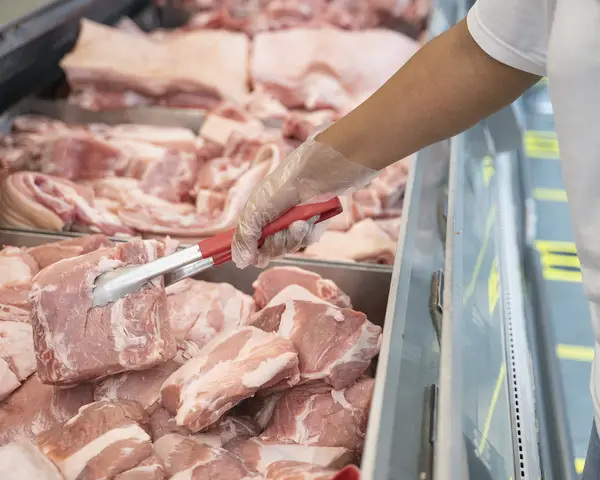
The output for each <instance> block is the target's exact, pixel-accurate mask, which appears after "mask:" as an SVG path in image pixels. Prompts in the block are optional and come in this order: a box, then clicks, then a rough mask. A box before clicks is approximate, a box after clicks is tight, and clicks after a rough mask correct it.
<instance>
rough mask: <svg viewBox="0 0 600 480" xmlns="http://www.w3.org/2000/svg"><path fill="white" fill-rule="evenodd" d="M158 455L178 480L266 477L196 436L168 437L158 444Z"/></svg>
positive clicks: (169, 475)
mask: <svg viewBox="0 0 600 480" xmlns="http://www.w3.org/2000/svg"><path fill="white" fill-rule="evenodd" d="M155 448H156V452H157V453H158V455H159V456H160V458H161V459H162V461H163V462H164V464H165V472H166V474H167V477H170V478H173V479H176V480H183V479H188V480H202V479H207V478H215V479H217V478H218V479H222V480H244V479H247V480H250V479H256V480H258V479H260V478H262V477H260V476H258V475H256V474H255V473H254V472H250V471H248V469H247V468H246V467H245V466H244V463H243V462H242V461H241V460H240V459H239V458H238V457H237V456H235V455H233V454H232V453H230V452H228V451H226V450H223V449H220V448H214V447H211V446H209V445H206V444H204V443H202V442H201V441H198V440H197V439H196V438H194V437H185V436H182V435H177V434H175V433H172V434H168V435H165V436H163V437H161V438H160V439H158V440H157V441H156V443H155Z"/></svg>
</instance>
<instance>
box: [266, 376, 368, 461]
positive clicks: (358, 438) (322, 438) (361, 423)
mask: <svg viewBox="0 0 600 480" xmlns="http://www.w3.org/2000/svg"><path fill="white" fill-rule="evenodd" d="M374 385H375V380H373V379H372V378H362V379H359V380H358V381H357V382H356V383H355V384H353V385H351V386H349V387H347V388H344V389H343V390H334V389H333V388H332V387H331V386H330V385H327V384H326V383H320V382H319V383H313V384H307V385H299V386H296V387H293V388H291V389H290V390H288V391H286V392H283V394H282V395H281V397H280V398H279V400H278V401H277V405H276V406H275V411H274V412H273V416H272V417H271V421H270V422H269V425H268V426H267V428H266V430H265V431H264V432H263V434H262V436H261V437H260V438H261V440H263V441H265V442H280V443H293V444H296V443H297V444H301V445H322V446H326V447H344V448H347V449H348V450H352V451H354V452H357V453H360V452H361V450H362V445H363V441H364V438H365V434H366V430H367V421H368V415H369V408H370V406H371V397H372V395H373V387H374Z"/></svg>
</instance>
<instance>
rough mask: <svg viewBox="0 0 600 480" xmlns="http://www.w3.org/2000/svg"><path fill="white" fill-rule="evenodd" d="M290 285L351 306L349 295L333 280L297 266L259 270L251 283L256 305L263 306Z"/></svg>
mask: <svg viewBox="0 0 600 480" xmlns="http://www.w3.org/2000/svg"><path fill="white" fill-rule="evenodd" d="M290 285H299V286H300V287H303V288H305V289H306V290H308V291H309V292H310V293H312V294H313V295H316V296H317V297H319V298H322V299H323V300H326V301H328V302H329V303H332V304H333V305H337V306H338V307H347V308H352V304H351V301H350V297H348V295H346V294H345V293H344V292H343V291H342V290H341V289H340V287H338V286H337V285H336V284H335V283H334V282H332V281H331V280H327V279H325V278H323V277H321V275H319V274H318V273H314V272H310V271H308V270H303V269H301V268H298V267H273V268H269V269H268V270H264V271H263V272H261V273H260V275H259V276H258V278H257V279H256V280H255V281H254V283H253V284H252V287H253V288H254V300H255V301H256V305H257V306H258V308H263V307H265V305H267V304H268V303H269V302H270V301H271V300H272V299H273V297H275V295H277V294H278V293H279V292H281V291H282V290H283V289H284V288H286V287H288V286H290Z"/></svg>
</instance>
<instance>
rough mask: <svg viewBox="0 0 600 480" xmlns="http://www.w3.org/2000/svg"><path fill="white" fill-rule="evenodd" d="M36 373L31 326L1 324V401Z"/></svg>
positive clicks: (13, 323) (14, 323) (15, 323)
mask: <svg viewBox="0 0 600 480" xmlns="http://www.w3.org/2000/svg"><path fill="white" fill-rule="evenodd" d="M33 372H35V353H34V352H33V338H32V329H31V325H29V324H28V323H23V322H0V400H4V399H5V398H6V397H7V396H8V395H10V394H11V393H12V392H13V391H14V390H16V389H17V388H18V387H19V386H20V385H21V382H22V381H23V380H25V379H26V378H27V377H29V375H31V374H32V373H33Z"/></svg>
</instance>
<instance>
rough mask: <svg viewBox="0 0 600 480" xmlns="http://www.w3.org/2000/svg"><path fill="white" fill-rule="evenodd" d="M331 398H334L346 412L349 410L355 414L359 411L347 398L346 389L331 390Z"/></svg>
mask: <svg viewBox="0 0 600 480" xmlns="http://www.w3.org/2000/svg"><path fill="white" fill-rule="evenodd" d="M331 398H333V401H334V402H335V403H337V404H339V405H340V406H341V407H342V408H343V409H344V410H348V411H349V412H355V411H356V410H357V409H356V408H354V405H352V404H351V403H350V402H349V401H348V399H347V398H346V389H345V388H344V389H343V390H331Z"/></svg>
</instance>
